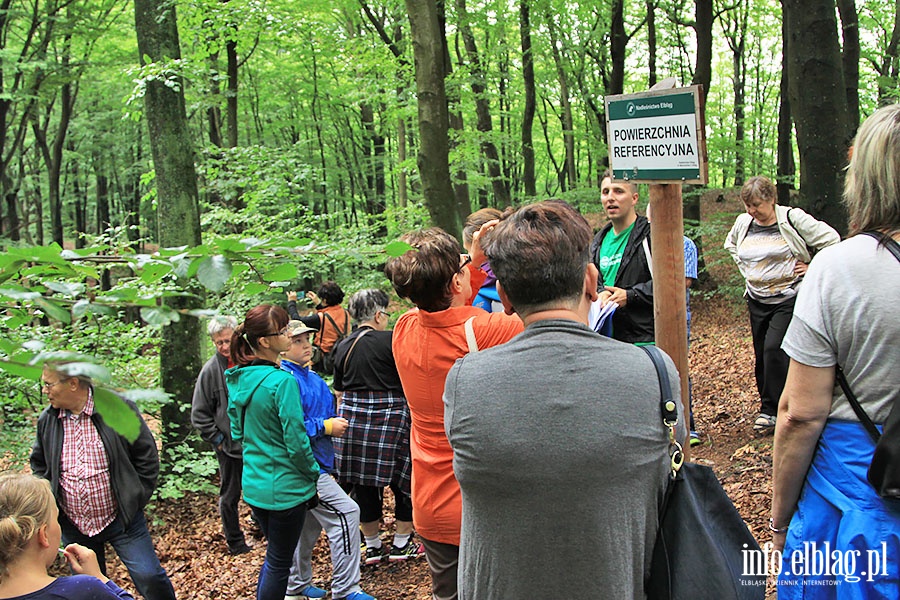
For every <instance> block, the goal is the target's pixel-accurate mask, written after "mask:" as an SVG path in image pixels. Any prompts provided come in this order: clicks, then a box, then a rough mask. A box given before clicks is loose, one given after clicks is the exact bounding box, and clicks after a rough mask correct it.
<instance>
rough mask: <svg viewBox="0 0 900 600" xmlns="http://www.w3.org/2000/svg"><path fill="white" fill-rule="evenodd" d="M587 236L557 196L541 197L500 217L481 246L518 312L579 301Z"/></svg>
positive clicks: (583, 226) (583, 225)
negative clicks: (540, 200)
mask: <svg viewBox="0 0 900 600" xmlns="http://www.w3.org/2000/svg"><path fill="white" fill-rule="evenodd" d="M591 237H592V236H591V226H590V225H588V222H587V221H586V220H585V218H584V217H583V216H582V215H581V213H579V212H578V211H577V210H575V209H574V208H573V207H572V206H570V205H569V204H567V203H565V202H563V201H562V200H545V201H543V202H537V203H534V204H529V205H527V206H523V207H522V208H520V209H519V210H517V211H515V212H513V213H512V214H509V215H507V216H504V218H503V219H502V220H501V221H500V223H499V224H498V225H497V226H496V227H494V229H493V230H491V231H489V232H487V233H485V235H484V239H483V240H482V247H483V248H484V253H485V254H486V255H487V257H488V260H490V262H491V268H492V269H493V271H494V274H495V275H497V279H498V280H499V281H500V285H502V286H503V290H504V291H505V292H506V295H507V297H508V298H509V300H510V302H512V304H513V306H515V307H516V311H517V312H519V314H520V315H521V314H522V313H523V312H524V313H528V312H533V311H534V310H536V309H543V308H553V307H560V306H574V305H576V304H577V303H578V302H579V300H580V298H581V293H582V291H583V289H584V275H585V269H586V268H587V265H588V262H589V261H590V244H591Z"/></svg>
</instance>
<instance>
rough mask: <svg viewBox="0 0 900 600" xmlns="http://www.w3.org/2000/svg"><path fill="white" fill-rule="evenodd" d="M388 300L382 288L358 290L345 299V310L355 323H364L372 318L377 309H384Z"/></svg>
mask: <svg viewBox="0 0 900 600" xmlns="http://www.w3.org/2000/svg"><path fill="white" fill-rule="evenodd" d="M390 301H391V299H390V297H389V296H388V295H387V294H386V293H385V292H383V291H382V290H378V289H374V288H372V289H367V290H360V291H358V292H356V293H355V294H353V295H352V296H350V300H348V301H347V312H349V313H350V316H351V317H352V318H353V320H354V321H356V322H357V323H365V322H366V321H371V320H372V319H374V318H375V314H376V313H377V312H378V311H380V310H385V309H386V308H387V307H388V304H389V303H390Z"/></svg>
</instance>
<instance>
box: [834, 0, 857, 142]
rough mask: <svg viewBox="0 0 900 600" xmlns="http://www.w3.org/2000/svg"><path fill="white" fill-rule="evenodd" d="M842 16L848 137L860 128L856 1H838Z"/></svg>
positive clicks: (842, 47) (842, 64) (842, 49)
mask: <svg viewBox="0 0 900 600" xmlns="http://www.w3.org/2000/svg"><path fill="white" fill-rule="evenodd" d="M837 6H838V13H839V14H840V16H841V32H842V36H843V44H841V66H842V67H843V69H844V89H845V90H847V92H846V93H847V119H848V120H847V126H848V127H847V135H848V136H850V139H853V136H855V135H856V128H857V127H859V54H860V49H859V16H858V15H857V14H856V3H855V2H854V0H837Z"/></svg>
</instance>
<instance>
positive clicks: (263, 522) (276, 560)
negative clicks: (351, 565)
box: [250, 502, 306, 600]
mask: <svg viewBox="0 0 900 600" xmlns="http://www.w3.org/2000/svg"><path fill="white" fill-rule="evenodd" d="M250 508H252V509H253V515H254V516H255V517H256V520H257V522H259V527H260V529H262V532H263V534H264V535H265V536H266V539H267V540H268V546H267V547H266V561H265V562H264V563H263V566H262V570H260V572H259V581H258V582H257V584H256V600H284V594H285V592H286V591H287V586H288V576H289V575H290V573H291V565H292V564H293V562H294V549H295V548H296V547H297V542H299V541H300V532H301V531H303V521H304V519H305V517H306V503H305V502H304V503H302V504H298V505H297V506H295V507H293V508H289V509H287V510H266V509H264V508H257V507H255V506H251V507H250Z"/></svg>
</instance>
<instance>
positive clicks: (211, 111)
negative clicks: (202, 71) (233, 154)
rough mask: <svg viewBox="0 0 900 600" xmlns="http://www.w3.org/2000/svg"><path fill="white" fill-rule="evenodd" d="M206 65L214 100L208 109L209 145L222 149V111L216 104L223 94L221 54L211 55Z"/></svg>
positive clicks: (214, 53) (210, 92)
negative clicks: (220, 80)
mask: <svg viewBox="0 0 900 600" xmlns="http://www.w3.org/2000/svg"><path fill="white" fill-rule="evenodd" d="M206 64H207V65H209V94H210V96H212V97H213V99H214V100H213V101H211V102H210V105H209V107H208V108H207V109H206V122H207V128H208V135H209V143H210V144H212V145H213V146H216V147H217V148H221V147H222V144H223V142H222V111H221V110H220V109H219V105H218V104H215V103H214V102H216V101H217V99H218V98H219V94H220V92H221V86H220V85H219V53H218V52H213V53H211V54H210V55H209V57H207V59H206Z"/></svg>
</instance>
